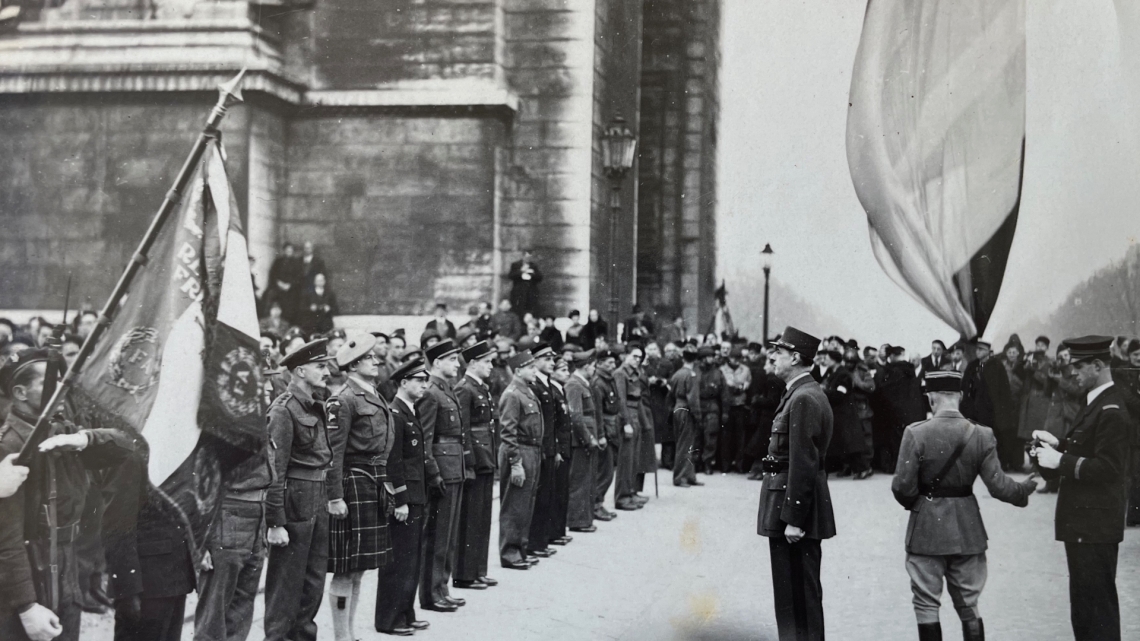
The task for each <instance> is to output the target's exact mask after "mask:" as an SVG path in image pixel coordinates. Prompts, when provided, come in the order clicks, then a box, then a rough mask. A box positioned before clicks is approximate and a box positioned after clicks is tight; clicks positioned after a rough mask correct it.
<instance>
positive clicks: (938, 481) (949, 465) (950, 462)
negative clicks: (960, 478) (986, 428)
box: [928, 423, 974, 493]
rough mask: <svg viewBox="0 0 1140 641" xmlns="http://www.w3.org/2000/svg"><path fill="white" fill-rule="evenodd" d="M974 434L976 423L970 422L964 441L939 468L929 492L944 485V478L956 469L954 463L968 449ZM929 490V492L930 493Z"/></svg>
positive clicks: (963, 437)
mask: <svg viewBox="0 0 1140 641" xmlns="http://www.w3.org/2000/svg"><path fill="white" fill-rule="evenodd" d="M973 435H974V424H973V423H970V424H969V426H967V427H966V433H965V434H964V435H963V436H962V441H961V442H960V443H958V445H957V446H955V448H954V451H953V452H951V453H950V458H948V459H946V464H945V465H943V466H942V469H941V470H938V474H935V475H934V479H933V480H932V481H931V482H930V486H929V492H934V491H935V490H937V489H938V487H939V486H940V485H942V480H943V479H945V478H946V475H947V474H949V473H950V470H952V469H954V464H955V463H957V462H958V457H960V456H962V452H963V451H964V450H965V449H966V444H967V443H969V442H970V437H971V436H973ZM929 492H928V493H929Z"/></svg>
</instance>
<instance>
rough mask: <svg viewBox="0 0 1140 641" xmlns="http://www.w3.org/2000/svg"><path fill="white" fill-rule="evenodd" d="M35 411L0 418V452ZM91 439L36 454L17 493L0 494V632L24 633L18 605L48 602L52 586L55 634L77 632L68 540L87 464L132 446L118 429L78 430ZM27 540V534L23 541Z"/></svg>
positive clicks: (16, 443) (62, 426)
mask: <svg viewBox="0 0 1140 641" xmlns="http://www.w3.org/2000/svg"><path fill="white" fill-rule="evenodd" d="M34 420H35V418H34V417H28V418H27V419H25V418H24V417H22V416H20V415H18V414H17V412H16V411H14V410H13V411H11V412H10V413H9V414H8V417H7V419H6V420H5V421H4V424H3V425H2V426H0V459H2V458H5V457H7V456H8V455H9V454H14V453H17V452H19V451H20V449H21V448H22V447H23V445H24V443H25V442H26V441H27V439H28V437H29V436H30V435H31V433H32V430H33V428H34V426H33V421H34ZM73 431H75V426H74V425H72V424H70V423H58V424H56V426H55V429H54V430H53V433H54V434H61V433H69V432H73ZM81 433H83V434H86V435H87V437H88V439H89V441H88V445H87V447H86V448H84V450H83V451H82V452H78V453H71V452H61V453H56V454H50V455H44V454H37V455H36V456H35V457H34V458H33V459H32V462H31V464H30V465H29V468H30V473H29V475H28V479H27V480H26V481H25V482H24V484H23V485H22V486H21V487H20V488H19V489H18V490H17V491H16V493H15V494H13V495H12V496H10V497H8V498H6V499H0V577H3V580H0V633H2V634H0V637H2V638H4V639H5V641H7V639H8V638H11V639H13V640H14V641H15V640H19V639H24V638H26V636H24V634H25V633H24V627H23V624H22V623H21V622H20V619H19V614H18V613H19V612H20V611H21V610H23V609H25V608H27V607H29V606H31V605H32V604H33V603H39V604H41V605H43V606H45V607H51V602H50V600H49V599H50V597H49V594H50V592H55V593H56V594H57V600H58V607H57V608H56V610H55V612H56V614H57V615H58V616H59V619H60V623H61V625H62V626H63V633H62V634H61V635H60V636H59V637H56V638H57V639H64V640H65V641H66V640H69V639H78V638H79V620H80V615H81V614H82V611H81V609H80V606H79V586H78V584H77V583H76V572H77V570H76V566H75V554H74V550H73V547H72V541H73V539H74V537H75V534H76V532H77V529H78V525H79V518H80V515H81V514H82V512H83V499H84V497H85V496H86V494H87V485H88V477H87V470H88V469H98V468H105V467H111V466H114V465H117V464H119V463H121V462H122V461H124V460H126V459H127V457H129V456H130V455H131V453H132V452H133V451H134V450H135V444H134V441H133V440H132V439H131V438H130V437H128V436H127V435H126V434H124V433H122V432H120V431H118V430H110V429H96V430H81ZM53 482H54V484H55V488H56V496H57V500H56V526H55V527H56V536H57V541H58V543H57V553H58V559H59V563H58V565H59V579H58V582H57V583H55V584H54V585H53V582H52V576H51V572H50V570H49V549H48V548H49V542H50V536H49V530H48V523H47V520H46V513H45V510H44V507H43V506H45V505H47V503H48V494H49V492H50V491H51V486H52V484H53ZM25 542H29V543H28V544H27V545H25Z"/></svg>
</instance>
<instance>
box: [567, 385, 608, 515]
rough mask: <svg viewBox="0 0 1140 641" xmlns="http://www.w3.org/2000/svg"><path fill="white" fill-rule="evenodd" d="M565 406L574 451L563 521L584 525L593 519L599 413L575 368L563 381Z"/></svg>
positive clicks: (592, 395)
mask: <svg viewBox="0 0 1140 641" xmlns="http://www.w3.org/2000/svg"><path fill="white" fill-rule="evenodd" d="M566 408H567V411H568V413H569V418H570V429H571V439H570V443H571V446H572V448H573V450H574V454H573V456H572V458H571V460H570V479H569V483H570V497H569V506H568V508H567V525H568V526H569V527H572V528H588V527H590V526H591V525H593V522H594V492H595V491H596V489H597V484H596V483H595V478H596V469H595V466H596V465H597V457H598V451H597V449H596V448H595V447H594V446H592V445H591V442H597V440H598V437H599V436H600V434H599V424H600V423H601V416H600V415H599V413H598V409H597V406H596V405H594V394H593V392H592V391H591V390H590V385H589V383H588V382H587V381H586V379H584V378H582V377H581V376H580V375H579V374H578V373H577V372H575V373H574V374H572V375H571V376H570V380H569V381H567V382H566Z"/></svg>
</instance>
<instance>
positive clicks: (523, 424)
mask: <svg viewBox="0 0 1140 641" xmlns="http://www.w3.org/2000/svg"><path fill="white" fill-rule="evenodd" d="M508 365H509V366H510V368H511V370H512V371H514V378H512V379H511V382H510V384H509V385H507V389H505V390H503V395H502V397H501V398H500V399H499V417H500V419H499V421H500V425H501V426H502V428H501V438H502V441H501V443H500V445H499V469H501V470H503V472H504V473H503V474H501V475H500V479H501V480H500V485H499V502H500V509H499V561H500V563H501V564H502V566H503V567H504V568H507V569H511V570H528V569H530V566H531V565H534V564H536V563H538V559H537V558H534V557H529V556H528V555H527V553H526V552H527V544H528V539H529V537H530V522H531V519H532V517H533V516H534V497H535V490H536V488H537V485H538V471H539V467H540V466H541V465H542V433H543V428H544V426H543V423H542V407H541V406H540V405H539V402H538V397H536V396H535V395H534V391H533V390H532V389H531V387H530V383H531V382H532V381H533V380H534V379H535V377H536V376H537V370H536V369H535V361H534V356H533V355H531V353H530V352H529V351H522V352H519V353H518V354H515V355H514V356H512V357H511V358H510V360H509V363H508ZM508 470H509V472H508Z"/></svg>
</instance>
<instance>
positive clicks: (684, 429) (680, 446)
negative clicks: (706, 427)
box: [668, 363, 701, 485]
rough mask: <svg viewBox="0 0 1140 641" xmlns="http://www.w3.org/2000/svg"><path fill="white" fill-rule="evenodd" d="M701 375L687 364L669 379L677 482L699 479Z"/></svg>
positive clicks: (674, 473)
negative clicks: (695, 456)
mask: <svg viewBox="0 0 1140 641" xmlns="http://www.w3.org/2000/svg"><path fill="white" fill-rule="evenodd" d="M700 382H701V377H700V374H698V373H697V372H696V370H695V369H694V366H693V365H692V364H690V363H686V364H685V366H684V367H682V368H681V369H679V370H677V371H676V372H674V373H673V377H672V378H670V379H669V396H668V398H669V400H670V401H671V403H670V404H671V405H672V406H673V417H672V418H673V431H674V433H675V434H676V438H677V440H676V443H677V445H676V451H677V453H676V460H675V461H674V463H673V484H674V485H677V484H684V483H688V482H690V481H693V480H695V479H696V478H697V472H696V468H695V467H694V466H693V447H694V445H695V441H696V430H697V426H699V425H700V424H701V400H700Z"/></svg>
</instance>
